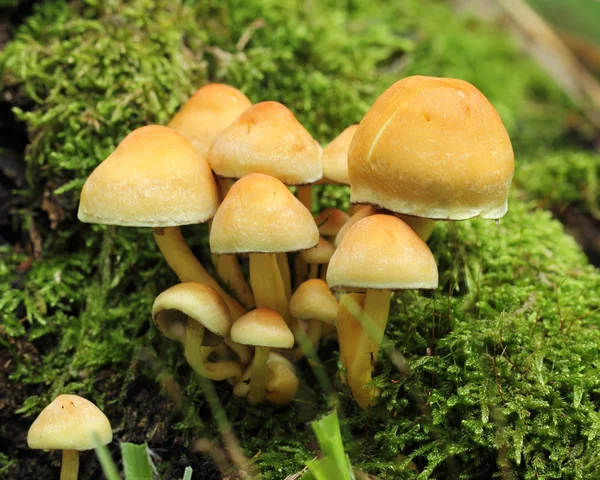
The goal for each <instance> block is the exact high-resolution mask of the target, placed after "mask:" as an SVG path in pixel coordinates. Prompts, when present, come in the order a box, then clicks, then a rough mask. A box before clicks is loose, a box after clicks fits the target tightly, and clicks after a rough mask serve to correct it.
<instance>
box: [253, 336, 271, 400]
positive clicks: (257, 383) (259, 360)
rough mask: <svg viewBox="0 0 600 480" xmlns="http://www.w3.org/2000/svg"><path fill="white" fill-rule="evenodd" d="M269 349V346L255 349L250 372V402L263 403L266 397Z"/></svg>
mask: <svg viewBox="0 0 600 480" xmlns="http://www.w3.org/2000/svg"><path fill="white" fill-rule="evenodd" d="M269 351H270V348H269V347H256V350H255V351H254V360H252V366H251V369H252V371H251V373H250V391H249V392H248V403H250V404H256V403H261V402H262V401H264V399H265V395H266V388H267V362H268V361H269Z"/></svg>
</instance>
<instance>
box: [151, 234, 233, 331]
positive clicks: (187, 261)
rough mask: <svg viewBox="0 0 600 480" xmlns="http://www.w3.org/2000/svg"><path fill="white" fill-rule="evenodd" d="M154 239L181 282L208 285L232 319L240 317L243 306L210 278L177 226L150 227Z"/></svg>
mask: <svg viewBox="0 0 600 480" xmlns="http://www.w3.org/2000/svg"><path fill="white" fill-rule="evenodd" d="M152 233H153V234H154V240H155V241H156V244H157V245H158V248H159V249H160V251H161V253H162V254H163V256H164V257H165V260H166V261H167V263H168V264H169V266H170V267H171V269H172V270H173V271H174V272H175V273H176V275H177V276H178V277H179V280H181V281H182V282H196V283H202V284H204V285H208V286H209V287H211V288H213V289H214V290H215V291H217V293H218V294H219V295H220V296H221V298H223V300H224V301H225V303H226V304H227V308H228V309H229V314H230V315H231V318H232V320H234V321H235V320H236V319H237V318H239V317H241V316H242V315H243V314H244V313H245V310H244V308H243V307H242V306H241V305H240V304H239V303H238V302H236V301H235V300H234V299H233V298H231V297H230V296H229V295H228V294H227V293H226V292H225V290H223V289H222V288H221V286H220V285H219V284H218V283H217V281H216V280H215V279H214V278H212V277H211V276H210V275H209V274H208V272H207V271H206V270H205V269H204V267H203V266H202V264H201V263H200V262H199V261H198V259H197V258H196V256H195V255H194V254H193V253H192V251H191V250H190V247H189V246H188V244H187V243H186V241H185V239H184V238H183V235H182V234H181V229H180V228H179V227H157V228H153V229H152Z"/></svg>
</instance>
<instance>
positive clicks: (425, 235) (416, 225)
mask: <svg viewBox="0 0 600 480" xmlns="http://www.w3.org/2000/svg"><path fill="white" fill-rule="evenodd" d="M398 218H399V219H400V220H403V221H405V222H406V223H408V224H409V225H410V227H411V228H412V229H413V230H414V231H415V232H417V235H419V237H421V238H422V239H423V241H424V242H426V241H427V240H429V237H430V236H431V232H433V229H434V228H435V222H436V221H435V220H431V219H430V218H422V217H413V216H410V215H398Z"/></svg>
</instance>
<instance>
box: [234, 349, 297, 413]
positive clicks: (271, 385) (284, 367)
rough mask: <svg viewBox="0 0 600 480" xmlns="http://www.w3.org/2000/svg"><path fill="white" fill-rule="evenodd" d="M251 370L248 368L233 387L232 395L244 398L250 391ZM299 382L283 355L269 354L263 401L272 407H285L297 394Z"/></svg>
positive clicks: (292, 367)
mask: <svg viewBox="0 0 600 480" xmlns="http://www.w3.org/2000/svg"><path fill="white" fill-rule="evenodd" d="M251 373H252V368H251V367H248V368H247V369H246V371H245V372H244V375H242V378H241V379H240V381H239V382H238V383H237V384H236V385H235V387H233V394H234V395H236V396H238V397H246V396H247V395H248V392H249V391H250V376H251ZM299 386H300V381H299V380H298V377H297V376H296V369H295V368H294V365H293V364H292V362H290V361H289V360H288V359H287V358H285V357H284V356H283V355H279V354H278V353H275V352H270V353H269V360H268V362H267V386H266V395H265V400H266V401H267V402H269V403H272V404H274V405H287V404H288V403H290V402H291V401H292V400H294V398H296V393H298V388H299Z"/></svg>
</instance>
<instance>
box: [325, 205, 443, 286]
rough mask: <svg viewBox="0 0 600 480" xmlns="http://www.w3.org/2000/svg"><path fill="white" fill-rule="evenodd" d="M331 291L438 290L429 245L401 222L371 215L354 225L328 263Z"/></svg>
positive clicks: (390, 217) (385, 216)
mask: <svg viewBox="0 0 600 480" xmlns="http://www.w3.org/2000/svg"><path fill="white" fill-rule="evenodd" d="M327 284H328V285H329V288H331V289H332V290H335V291H340V292H360V291H365V290H369V289H373V290H409V289H410V290H416V289H421V288H437V285H438V270H437V266H436V264H435V260H434V258H433V254H432V253H431V250H429V247H428V246H427V244H426V243H425V242H424V241H423V240H422V239H421V237H419V235H417V234H416V233H415V231H414V230H413V229H412V228H410V227H409V226H408V225H407V224H406V223H404V222H403V221H402V220H400V219H399V218H396V217H393V216H391V215H382V214H377V215H372V216H370V217H366V218H363V219H362V220H359V221H358V222H356V224H354V226H353V227H352V228H350V230H348V233H346V235H345V236H344V239H343V240H342V242H341V243H340V245H339V247H338V248H337V250H336V251H335V253H334V254H333V257H331V260H330V261H329V268H328V269H327Z"/></svg>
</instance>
